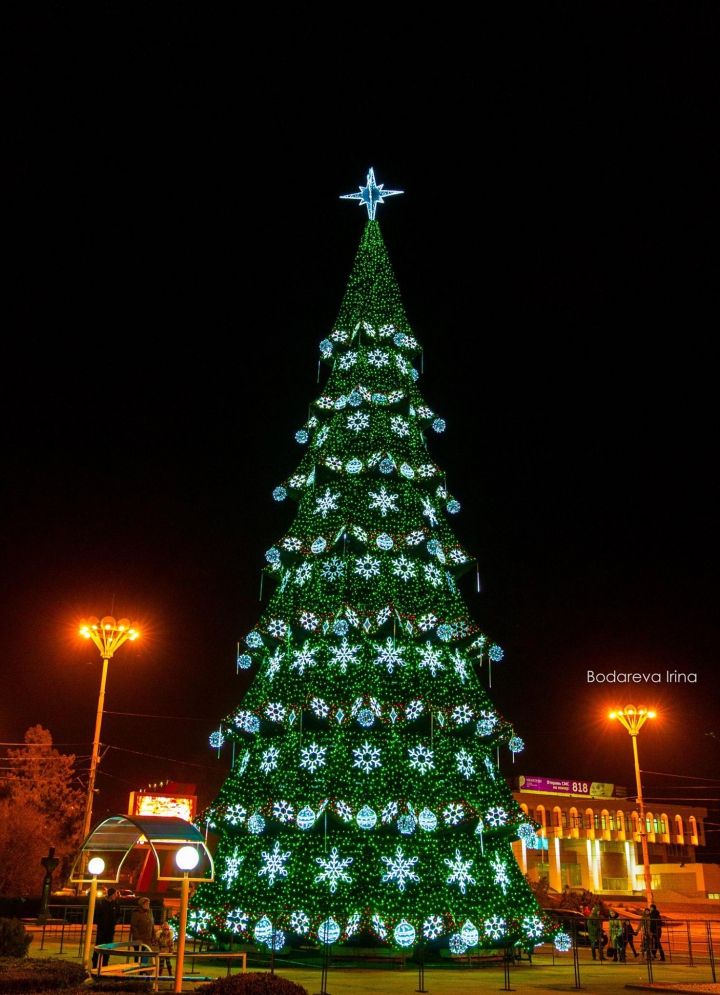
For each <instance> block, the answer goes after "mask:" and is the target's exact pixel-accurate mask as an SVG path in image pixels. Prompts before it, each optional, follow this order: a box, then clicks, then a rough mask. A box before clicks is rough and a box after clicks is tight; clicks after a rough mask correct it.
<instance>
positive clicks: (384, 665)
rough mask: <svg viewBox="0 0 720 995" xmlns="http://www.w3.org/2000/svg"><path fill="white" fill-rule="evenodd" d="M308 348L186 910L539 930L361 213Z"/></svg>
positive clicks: (494, 734) (252, 919)
mask: <svg viewBox="0 0 720 995" xmlns="http://www.w3.org/2000/svg"><path fill="white" fill-rule="evenodd" d="M320 351H321V356H322V358H323V359H324V360H325V362H326V363H327V364H328V365H329V366H330V367H331V373H330V376H329V379H328V381H327V384H326V386H325V389H324V391H323V393H322V395H321V396H320V397H318V398H317V399H316V400H315V402H314V403H313V405H312V409H311V410H312V413H311V416H310V418H309V419H308V421H307V423H306V424H305V425H304V426H303V427H302V428H300V429H299V430H298V432H297V433H296V438H297V440H298V442H299V443H300V444H301V445H302V446H304V447H307V449H306V452H305V454H304V455H303V457H302V459H301V460H300V463H299V466H298V468H297V470H296V472H295V473H294V474H293V475H292V476H291V477H290V478H289V479H288V480H287V481H285V482H284V484H283V485H282V486H279V487H277V488H276V490H275V492H274V496H275V498H276V500H278V501H284V500H286V499H287V498H291V499H295V500H296V501H297V502H298V509H297V514H296V515H295V518H294V520H293V521H292V524H291V526H290V528H289V530H288V531H287V533H286V534H285V535H284V536H283V537H282V538H281V539H280V540H279V541H278V542H277V543H276V544H275V546H273V547H272V548H271V549H270V550H268V552H267V554H266V559H267V567H266V571H267V573H268V574H269V575H270V577H272V578H273V579H274V580H275V581H276V582H277V587H276V589H275V592H274V593H273V595H272V597H271V598H270V601H269V604H268V606H267V610H266V611H265V612H264V613H263V615H262V617H261V619H260V620H259V622H258V624H257V626H256V627H255V628H254V629H253V631H252V632H251V633H250V634H249V635H248V636H247V639H246V643H247V650H246V651H244V652H243V654H242V656H241V658H240V663H241V665H242V666H247V667H250V666H253V667H255V668H256V673H255V676H254V680H253V682H252V684H251V686H250V689H249V691H248V693H247V695H246V697H245V700H244V701H243V703H242V707H241V708H239V709H238V710H236V711H235V712H234V713H232V714H231V715H230V716H229V717H228V718H227V719H226V721H225V722H224V725H223V731H224V734H225V736H226V737H228V738H230V739H232V740H234V741H235V750H236V762H235V766H234V769H233V771H232V773H231V775H230V776H229V777H228V779H227V781H226V783H225V785H224V787H223V789H222V791H221V793H220V796H219V797H218V798H217V800H216V801H215V803H214V804H213V805H212V806H211V808H210V809H209V810H208V811H207V812H206V813H204V814H203V816H202V818H203V820H207V822H208V823H209V826H210V829H211V830H212V831H213V832H214V833H217V834H219V837H220V839H219V844H218V849H217V854H216V865H217V869H218V880H217V882H216V883H215V884H214V885H203V886H201V887H200V888H199V889H198V891H197V893H196V895H195V897H194V900H193V909H192V912H191V926H192V928H193V929H194V930H195V931H196V932H197V933H200V934H203V933H210V934H212V935H218V934H222V933H234V934H246V935H248V936H251V937H253V936H254V937H255V939H256V940H258V941H260V942H270V943H271V942H272V940H273V936H275V938H276V942H277V943H280V942H281V941H282V942H285V940H286V939H288V940H290V941H292V940H293V938H294V939H298V938H304V940H307V939H320V940H321V941H324V942H327V941H330V940H332V939H333V938H334V937H336V935H337V936H338V937H346V938H347V937H350V936H352V935H353V934H355V933H358V932H359V931H361V930H367V931H370V932H373V933H374V934H375V935H376V936H378V937H380V938H381V939H383V940H388V941H389V942H392V943H395V944H398V945H400V946H411V945H412V944H413V943H415V942H418V941H419V940H420V939H422V938H424V939H425V940H426V941H432V942H438V943H445V944H447V943H448V942H450V943H451V946H453V945H454V947H453V948H454V949H456V950H459V949H460V948H462V947H463V944H464V945H474V944H475V943H476V942H479V943H481V944H487V945H493V944H496V945H502V944H506V943H508V942H513V941H515V940H517V939H524V941H525V942H528V941H529V940H535V941H537V940H538V938H539V937H540V936H541V935H544V934H545V935H547V933H548V926H547V924H546V923H545V921H544V920H543V918H542V916H541V914H540V912H539V910H538V908H537V906H536V904H535V901H534V899H533V897H532V895H531V894H530V892H529V890H528V888H527V886H526V884H525V882H524V880H523V877H522V874H521V873H520V870H519V868H518V866H517V863H516V861H515V859H514V856H513V852H512V849H511V843H512V840H514V839H517V838H518V835H521V836H522V835H525V836H527V838H532V839H534V838H535V834H534V830H533V828H532V826H531V825H530V824H529V823H528V822H527V821H526V819H525V817H524V815H523V813H522V812H521V811H520V810H519V808H518V806H517V805H516V803H515V802H514V800H513V797H512V795H511V793H510V791H509V789H508V787H507V785H506V783H505V781H504V780H503V778H502V776H501V775H500V772H499V769H498V766H497V762H496V750H497V748H498V744H500V743H501V742H506V741H507V740H508V739H510V728H509V726H508V725H507V723H505V722H504V721H502V720H501V719H500V717H499V716H498V715H497V714H496V712H495V711H494V709H493V707H492V704H491V703H490V701H489V699H488V697H487V695H486V694H485V692H484V690H483V688H482V687H481V684H480V680H479V677H478V675H477V673H476V668H477V666H478V664H479V663H480V662H481V661H482V659H483V657H486V658H487V657H489V658H490V659H491V660H492V659H495V660H497V659H500V658H501V657H502V651H501V650H500V648H499V647H497V646H494V645H492V644H490V643H489V642H488V641H487V639H486V638H485V636H484V635H483V634H482V633H481V632H480V630H479V628H478V626H477V625H476V623H475V622H474V621H473V620H472V619H471V618H470V616H469V614H468V611H467V608H466V606H465V604H464V601H463V599H462V596H461V594H460V591H459V589H458V583H457V581H458V577H459V576H460V575H461V574H462V573H463V572H464V571H465V570H467V569H468V567H469V566H470V565H471V558H470V556H469V555H468V553H467V552H466V551H465V550H464V549H463V547H462V546H461V545H460V543H458V542H457V540H456V538H455V536H454V533H453V530H452V527H451V521H452V518H453V516H454V514H455V513H456V512H457V511H459V509H460V506H459V503H458V502H457V501H456V500H455V499H454V498H453V497H452V496H451V495H450V494H449V493H448V491H447V487H446V483H445V475H444V473H443V472H442V471H441V470H440V469H439V467H438V466H437V465H436V464H435V462H434V461H433V459H432V457H431V456H430V454H429V452H428V448H427V442H426V433H427V432H428V431H431V430H434V431H435V432H442V431H443V430H444V428H445V423H444V422H443V421H442V419H441V418H439V417H437V416H436V415H435V413H434V412H433V411H431V410H430V408H429V407H428V406H427V404H426V403H425V401H424V400H423V398H422V397H421V395H420V391H419V387H418V379H419V374H418V371H417V369H416V368H415V366H414V365H413V359H414V358H415V357H416V356H417V354H418V353H419V351H420V349H419V345H418V343H417V341H416V340H415V338H414V337H413V335H412V332H411V330H410V328H409V327H408V323H407V319H406V316H405V312H404V310H403V306H402V302H401V299H400V293H399V290H398V286H397V283H396V280H395V277H394V275H393V272H392V268H391V266H390V262H389V259H388V256H387V252H386V249H385V246H384V243H383V240H382V236H381V234H380V229H379V226H378V224H377V222H376V221H369V222H368V223H367V226H366V228H365V232H364V234H363V238H362V242H361V244H360V248H359V251H358V254H357V258H356V260H355V265H354V268H353V271H352V276H351V278H350V281H349V284H348V288H347V291H346V294H345V297H344V299H343V302H342V307H341V310H340V316H339V319H338V322H337V325H336V327H335V329H334V330H333V331H332V333H331V334H330V336H329V337H328V338H326V339H324V340H323V341H322V342H321V344H320ZM512 745H515V746H518V745H519V742H518V741H516V742H515V743H514V744H512ZM278 931H282V933H283V936H282V937H279V935H278Z"/></svg>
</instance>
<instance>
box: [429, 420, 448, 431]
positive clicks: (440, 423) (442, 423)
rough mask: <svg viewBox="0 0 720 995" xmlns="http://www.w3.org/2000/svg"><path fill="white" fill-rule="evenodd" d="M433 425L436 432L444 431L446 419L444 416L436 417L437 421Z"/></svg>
mask: <svg viewBox="0 0 720 995" xmlns="http://www.w3.org/2000/svg"><path fill="white" fill-rule="evenodd" d="M432 427H433V428H434V429H435V431H436V432H444V431H445V420H444V419H443V418H436V419H435V421H434V422H433V423H432Z"/></svg>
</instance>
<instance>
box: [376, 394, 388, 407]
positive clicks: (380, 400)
mask: <svg viewBox="0 0 720 995" xmlns="http://www.w3.org/2000/svg"><path fill="white" fill-rule="evenodd" d="M372 402H373V404H379V405H381V406H382V405H383V404H387V395H386V394H373V395H372Z"/></svg>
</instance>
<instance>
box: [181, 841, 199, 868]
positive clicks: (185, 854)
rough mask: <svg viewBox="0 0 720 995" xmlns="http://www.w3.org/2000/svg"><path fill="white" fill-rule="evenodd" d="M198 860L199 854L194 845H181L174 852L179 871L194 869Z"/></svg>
mask: <svg viewBox="0 0 720 995" xmlns="http://www.w3.org/2000/svg"><path fill="white" fill-rule="evenodd" d="M199 860H200V854H199V853H198V852H197V850H196V849H195V847H194V846H181V847H180V849H179V850H178V852H177V853H176V854H175V863H176V864H177V865H178V867H179V868H180V870H181V871H194V870H195V868H196V867H197V865H198V861H199Z"/></svg>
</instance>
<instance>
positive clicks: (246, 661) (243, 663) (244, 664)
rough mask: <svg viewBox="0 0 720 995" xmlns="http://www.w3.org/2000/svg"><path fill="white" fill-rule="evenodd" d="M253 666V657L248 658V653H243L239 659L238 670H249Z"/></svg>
mask: <svg viewBox="0 0 720 995" xmlns="http://www.w3.org/2000/svg"><path fill="white" fill-rule="evenodd" d="M251 666H252V657H251V656H248V654H247V653H241V654H240V656H239V657H238V658H237V669H238V670H249V669H250V667H251Z"/></svg>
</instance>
